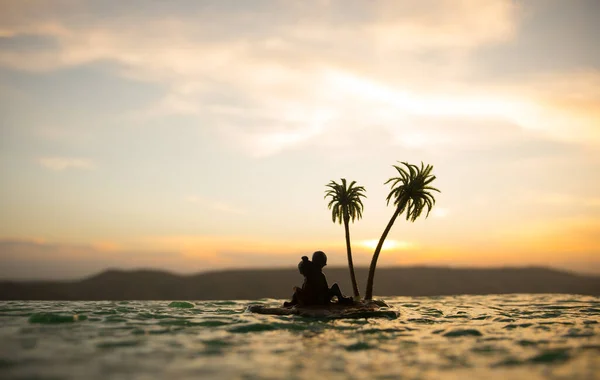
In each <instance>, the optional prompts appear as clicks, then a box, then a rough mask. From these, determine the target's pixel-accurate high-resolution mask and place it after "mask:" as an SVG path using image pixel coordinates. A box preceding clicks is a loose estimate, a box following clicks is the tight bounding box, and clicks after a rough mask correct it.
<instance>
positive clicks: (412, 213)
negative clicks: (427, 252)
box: [385, 162, 440, 222]
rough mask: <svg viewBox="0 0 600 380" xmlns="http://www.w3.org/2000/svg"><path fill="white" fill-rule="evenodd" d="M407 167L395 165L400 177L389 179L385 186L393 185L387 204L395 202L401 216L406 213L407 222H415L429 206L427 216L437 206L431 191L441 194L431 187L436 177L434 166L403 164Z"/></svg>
mask: <svg viewBox="0 0 600 380" xmlns="http://www.w3.org/2000/svg"><path fill="white" fill-rule="evenodd" d="M401 164H403V165H404V166H406V169H408V170H406V169H405V168H403V167H400V166H398V165H393V166H394V168H396V170H397V171H398V174H400V176H399V177H393V178H390V179H388V180H387V181H386V182H385V184H388V183H391V186H392V190H391V191H390V193H389V194H388V196H387V198H386V199H387V203H388V204H390V200H392V199H393V200H394V205H395V206H396V208H398V209H399V211H400V214H402V213H403V212H404V211H406V220H408V221H411V222H414V221H415V220H417V218H418V217H419V216H421V213H422V212H423V210H424V208H425V206H427V214H426V215H425V217H428V216H429V212H430V211H431V209H432V208H433V205H435V198H434V197H433V195H431V193H430V192H431V191H437V192H440V191H439V190H438V189H436V188H435V187H432V186H429V184H430V183H431V182H433V180H435V178H436V177H435V176H434V175H432V174H431V170H432V169H433V166H432V165H427V166H424V165H423V163H422V162H421V168H419V167H418V166H417V165H412V164H409V163H406V162H401Z"/></svg>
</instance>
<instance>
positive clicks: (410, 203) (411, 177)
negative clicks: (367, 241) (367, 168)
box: [365, 162, 440, 300]
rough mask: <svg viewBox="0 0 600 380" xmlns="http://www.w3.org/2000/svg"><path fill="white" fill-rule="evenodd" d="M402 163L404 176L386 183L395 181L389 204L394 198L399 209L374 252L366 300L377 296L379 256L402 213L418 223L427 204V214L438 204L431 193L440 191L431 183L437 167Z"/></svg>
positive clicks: (399, 171)
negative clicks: (375, 284)
mask: <svg viewBox="0 0 600 380" xmlns="http://www.w3.org/2000/svg"><path fill="white" fill-rule="evenodd" d="M401 164H402V165H404V166H405V167H406V168H404V167H401V166H397V165H393V166H394V168H396V170H397V171H398V174H399V175H400V176H399V177H392V178H390V179H388V180H387V181H386V182H385V184H388V183H391V186H392V190H391V191H390V193H389V194H388V196H387V204H388V205H389V204H390V200H392V199H393V201H394V205H395V206H396V210H395V211H394V214H393V215H392V218H391V219H390V221H389V222H388V224H387V226H386V227H385V230H384V231H383V234H382V235H381V238H380V239H379V242H378V243H377V247H376V248H375V252H374V253H373V258H372V259H371V265H370V267H369V277H368V278H367V290H366V294H365V299H366V300H370V299H372V298H373V281H374V280H375V268H376V267H377V259H379V253H380V252H381V248H382V247H383V242H384V241H385V239H386V237H387V235H388V233H389V232H390V230H391V229H392V226H393V225H394V222H395V221H396V218H397V217H398V215H400V214H402V213H403V212H405V211H406V220H408V221H410V222H414V221H415V220H417V218H418V217H419V216H421V213H422V212H423V210H424V209H425V207H427V215H426V216H425V217H427V216H429V212H430V211H431V209H432V208H433V205H435V198H434V197H433V195H431V191H437V192H440V191H439V190H438V189H436V188H435V187H431V186H429V184H431V182H433V180H435V176H434V175H432V174H431V170H432V169H433V166H431V165H427V166H424V165H423V162H421V168H419V167H418V166H416V165H412V164H408V163H406V162H401Z"/></svg>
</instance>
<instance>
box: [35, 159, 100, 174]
mask: <svg viewBox="0 0 600 380" xmlns="http://www.w3.org/2000/svg"><path fill="white" fill-rule="evenodd" d="M38 162H39V164H40V165H41V166H42V167H44V168H46V169H50V170H54V171H63V170H67V169H80V170H91V169H94V164H93V163H92V161H90V160H88V159H85V158H73V157H42V158H40V159H39V160H38Z"/></svg>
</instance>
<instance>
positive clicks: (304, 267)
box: [298, 256, 310, 276]
mask: <svg viewBox="0 0 600 380" xmlns="http://www.w3.org/2000/svg"><path fill="white" fill-rule="evenodd" d="M309 264H310V260H308V256H302V261H300V262H299V263H298V271H299V272H300V274H301V275H303V276H304V275H305V273H307V271H308V265H309Z"/></svg>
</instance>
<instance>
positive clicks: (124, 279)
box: [0, 267, 600, 300]
mask: <svg viewBox="0 0 600 380" xmlns="http://www.w3.org/2000/svg"><path fill="white" fill-rule="evenodd" d="M325 273H326V275H327V278H328V279H329V282H330V283H333V282H338V283H340V285H341V286H342V290H343V291H344V292H345V293H346V294H351V293H352V288H351V285H350V280H349V276H348V268H326V269H325ZM356 275H357V278H358V279H359V285H361V286H364V284H365V279H366V277H367V268H356ZM301 282H302V277H301V276H300V274H298V270H297V269H295V268H294V269H292V268H289V269H287V268H286V269H240V270H225V271H220V272H207V273H199V274H195V275H185V276H184V275H177V274H172V273H168V272H162V271H157V270H135V271H122V270H108V271H105V272H102V273H100V274H97V275H94V276H91V277H88V278H85V279H83V280H78V281H27V282H19V281H0V299H1V300H172V299H177V300H221V299H258V298H278V299H285V298H288V297H290V296H291V294H292V287H293V286H294V285H300V284H301ZM503 293H571V294H586V295H600V276H584V275H578V274H574V273H569V272H563V271H559V270H554V269H548V268H540V267H527V268H489V269H473V268H440V267H396V268H379V269H377V279H376V282H375V295H376V296H381V297H385V296H433V295H457V294H503Z"/></svg>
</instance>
